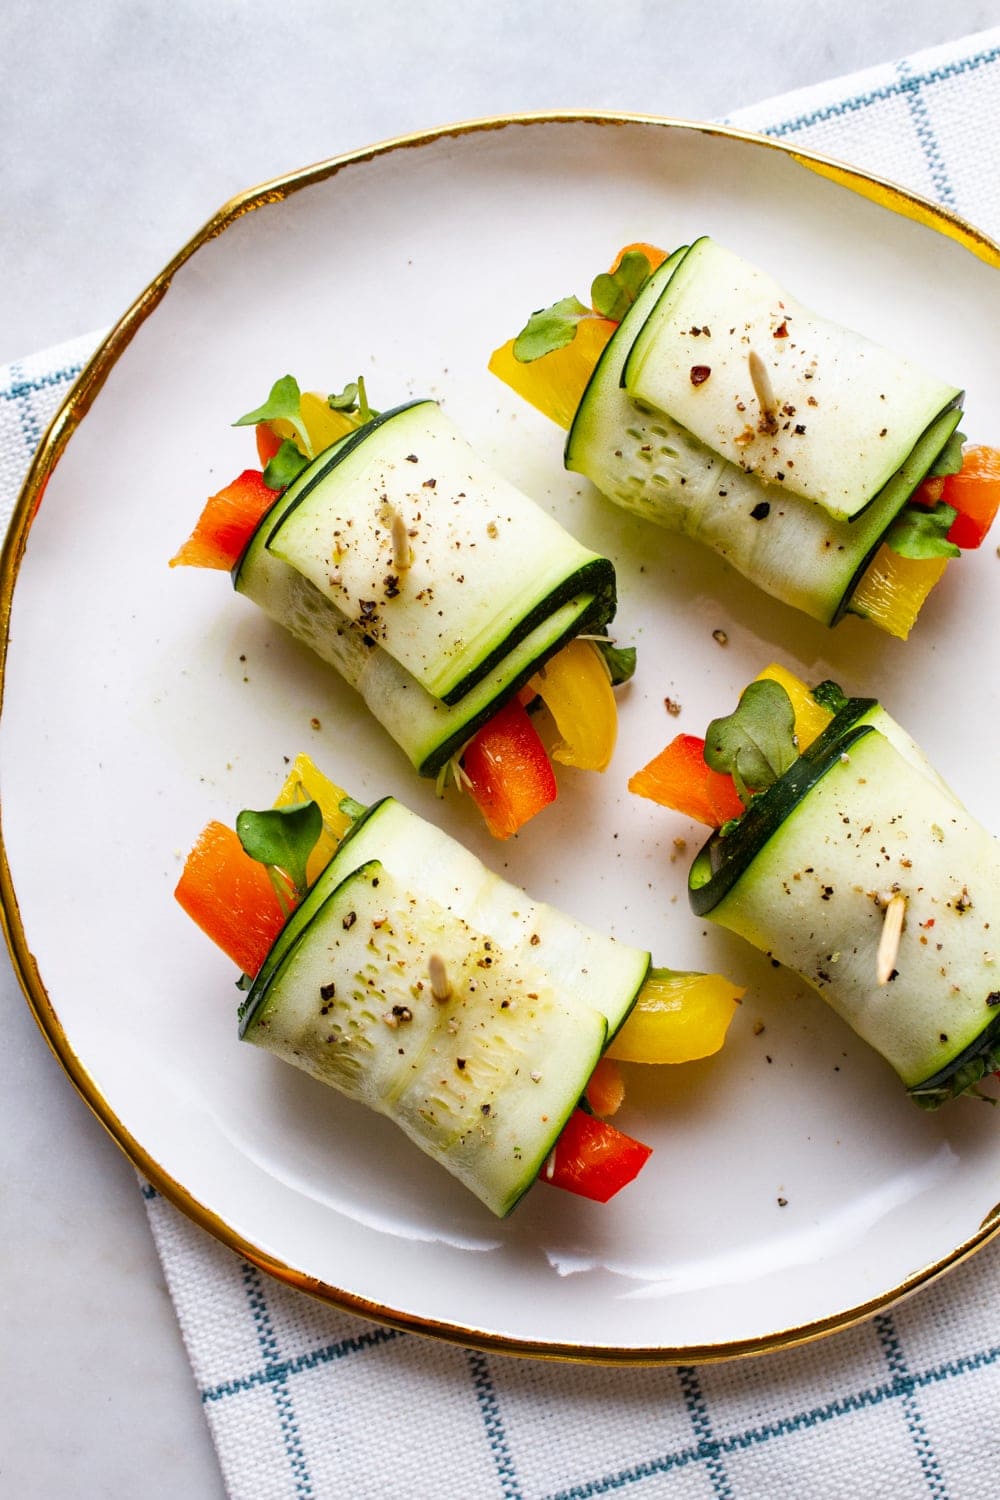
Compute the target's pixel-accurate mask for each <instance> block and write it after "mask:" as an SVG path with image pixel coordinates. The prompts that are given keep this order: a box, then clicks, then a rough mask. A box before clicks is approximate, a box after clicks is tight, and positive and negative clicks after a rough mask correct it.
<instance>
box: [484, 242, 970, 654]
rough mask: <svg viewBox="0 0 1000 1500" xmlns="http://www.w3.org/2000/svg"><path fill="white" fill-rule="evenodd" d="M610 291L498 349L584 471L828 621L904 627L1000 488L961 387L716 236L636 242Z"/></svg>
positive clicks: (509, 373)
mask: <svg viewBox="0 0 1000 1500" xmlns="http://www.w3.org/2000/svg"><path fill="white" fill-rule="evenodd" d="M592 297H593V301H594V308H596V309H597V310H598V311H597V312H595V311H594V310H593V309H587V308H585V307H583V305H582V304H580V303H575V300H574V299H566V301H565V302H563V303H557V304H556V305H555V307H554V308H550V309H546V310H545V312H543V313H540V314H535V315H534V316H533V318H532V320H531V321H529V324H528V325H527V327H526V328H525V329H524V330H523V331H522V333H521V335H519V337H518V338H517V339H515V340H513V341H511V343H510V344H508V345H505V346H504V347H503V348H502V349H500V350H497V351H496V353H495V354H494V356H493V360H492V361H491V368H492V369H493V370H494V371H495V373H497V374H498V375H500V377H501V378H502V379H505V380H507V381H508V383H510V384H511V385H513V386H514V387H515V389H518V390H521V391H522V393H523V394H525V395H526V396H527V397H528V399H529V400H533V401H534V402H535V404H536V405H540V406H541V407H542V408H543V409H547V410H549V411H550V413H551V414H552V415H553V416H555V417H556V419H557V420H558V419H560V417H562V420H563V421H564V424H565V425H567V426H568V427H569V435H568V438H567V441H566V449H565V463H566V467H567V468H569V469H571V470H573V471H575V472H577V473H580V474H583V475H585V476H586V477H587V478H588V479H590V480H591V481H592V482H593V483H594V484H595V485H596V487H597V488H598V489H599V490H601V491H602V493H603V494H605V495H606V496H607V497H608V498H609V499H611V500H613V501H615V502H616V503H617V504H619V505H621V506H623V507H624V508H625V509H627V510H632V511H635V512H636V513H637V514H639V515H641V516H643V517H645V518H646V519H648V520H651V521H653V522H656V523H657V524H659V525H662V526H664V527H665V528H667V529H668V530H670V531H674V532H678V533H681V534H683V535H686V536H690V537H692V538H693V539H695V540H696V541H700V542H704V543H705V544H706V545H707V546H709V547H711V548H713V549H714V550H715V551H716V552H718V553H719V554H720V555H721V556H722V557H724V558H725V559H726V560H727V561H728V562H729V563H730V564H731V565H732V566H733V567H735V568H736V569H737V570H738V571H739V572H741V573H742V574H744V576H745V577H747V578H749V579H750V580H751V581H752V582H754V583H756V584H758V585H759V586H760V587H761V588H763V589H765V590H766V591H767V592H768V593H769V594H772V595H773V596H774V597H776V598H778V599H781V600H783V601H784V602H785V603H787V604H790V605H792V606H794V607H795V608H797V609H800V610H802V611H803V612H804V613H805V614H808V615H810V616H812V617H813V618H814V619H817V620H820V621H821V622H822V623H824V624H826V625H834V624H836V623H837V621H839V620H840V619H841V618H842V617H843V615H844V614H845V613H853V614H858V615H863V616H865V617H867V618H870V619H871V620H873V621H874V622H875V623H876V624H878V625H880V626H881V627H882V628H884V629H886V630H887V631H889V632H890V633H891V634H894V635H897V636H901V637H905V636H906V635H907V634H908V633H909V630H910V628H911V626H912V624H913V622H914V620H915V619H916V616H917V613H918V611H919V609H920V607H921V605H922V603H923V600H924V599H925V598H926V595H927V594H928V592H929V591H930V589H931V588H932V587H933V585H934V583H936V582H937V580H938V579H939V578H940V576H941V574H942V572H943V571H944V568H945V566H946V563H947V560H948V558H949V557H954V556H957V555H958V553H959V551H960V548H961V547H963V546H975V545H978V543H979V542H980V541H981V540H982V536H983V534H984V533H985V530H986V529H987V528H988V526H989V524H990V522H991V521H992V518H993V515H994V513H995V511H996V508H997V504H998V501H1000V462H998V460H997V455H996V454H995V453H994V452H993V451H992V450H983V449H980V448H976V449H970V450H969V451H968V452H967V453H965V454H963V447H962V437H961V434H959V433H958V430H957V429H958V425H959V423H960V421H961V417H962V413H961V410H960V404H961V400H962V392H961V391H960V390H959V389H958V388H957V387H956V386H955V385H953V384H951V383H950V382H949V381H947V380H945V379H942V378H940V377H939V376H938V375H937V374H935V373H934V372H929V371H924V370H921V369H919V368H918V367H917V366H915V365H914V364H913V363H912V362H911V361H909V360H907V359H904V358H902V357H900V356H898V355H896V354H893V353H890V352H889V351H888V350H886V349H883V348H882V347H881V346H880V345H878V344H876V343H874V342H873V341H872V340H871V339H869V338H867V337H865V336H863V335H861V334H859V333H855V332H853V331H852V330H850V329H848V328H845V327H842V326H841V325H839V324H837V323H834V322H831V321H830V320H829V319H827V318H824V317H820V316H818V315H817V314H815V313H813V312H811V311H810V310H809V309H808V308H806V307H804V306H803V305H802V304H801V303H800V302H798V301H797V300H796V299H795V298H793V297H792V296H791V295H790V294H789V293H788V292H786V291H785V290H784V289H783V288H782V287H780V286H779V285H778V284H777V283H776V282H775V281H773V280H772V278H771V277H770V276H768V275H767V274H766V273H765V272H763V271H761V270H759V269H757V268H756V267H755V266H752V265H750V264H748V263H747V262H746V261H745V260H743V259H741V258H740V257H739V256H737V255H735V254H733V253H732V252H731V251H729V250H727V249H725V248H723V247H722V246H721V245H718V244H717V243H716V242H715V241H714V240H711V239H709V238H707V237H704V238H701V239H698V240H696V241H695V242H694V243H693V244H692V245H690V246H684V247H682V248H681V249H679V250H676V251H675V252H674V253H673V254H672V255H670V256H667V257H666V258H664V257H663V255H662V252H660V251H656V250H654V249H652V248H651V247H649V246H644V247H641V248H637V249H633V250H630V251H628V252H625V253H623V257H622V258H620V262H619V264H617V265H616V267H615V268H614V271H613V273H611V274H605V275H604V276H601V277H598V278H597V280H596V281H595V283H594V286H593V288H592ZM570 304H572V305H570ZM602 313H603V314H604V316H601V315H600V314H602ZM585 329H586V330H588V331H587V332H586V333H585V334H584V332H583V330H585ZM578 340H579V341H580V343H579V347H578V348H577V349H576V352H575V353H574V352H573V347H574V345H576V344H577V341H578ZM547 363H548V365H549V369H548V370H546V369H545V366H546V364H547ZM563 376H564V377H565V382H563V379H562V378H561V377H563ZM560 387H562V389H561V390H560ZM553 388H555V389H557V390H560V397H559V399H558V400H553V399H552V397H551V394H550V393H551V390H552V389H553ZM963 469H964V471H965V473H964V478H963V479H962V482H961V483H956V484H954V486H952V485H951V484H950V483H949V480H948V479H947V478H946V477H945V476H947V475H954V476H956V478H957V477H958V475H959V471H961V470H963ZM970 480H971V481H973V484H972V485H971V486H970ZM970 488H972V489H973V490H974V491H975V492H976V494H975V498H974V499H973V502H972V503H973V508H974V510H975V513H976V520H975V522H974V523H973V524H969V523H967V522H965V521H963V520H962V516H961V514H960V513H961V511H963V510H964V509H965V507H966V504H967V502H968V497H969V492H970ZM984 491H985V494H984Z"/></svg>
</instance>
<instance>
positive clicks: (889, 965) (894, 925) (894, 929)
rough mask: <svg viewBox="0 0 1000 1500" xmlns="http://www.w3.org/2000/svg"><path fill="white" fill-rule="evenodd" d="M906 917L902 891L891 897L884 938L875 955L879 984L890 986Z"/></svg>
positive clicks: (883, 928) (884, 921)
mask: <svg viewBox="0 0 1000 1500" xmlns="http://www.w3.org/2000/svg"><path fill="white" fill-rule="evenodd" d="M905 915H906V897H905V896H904V895H903V893H902V891H897V892H896V893H895V895H894V896H890V898H889V901H888V902H887V904H886V908H885V916H884V918H883V920H882V936H881V937H880V938H879V942H878V952H877V953H876V955H875V978H876V980H877V981H878V983H879V984H880V985H881V984H888V982H889V980H890V979H891V978H892V974H893V972H894V970H895V968H896V959H897V957H898V955H899V941H900V938H901V937H902V935H903V917H904V916H905Z"/></svg>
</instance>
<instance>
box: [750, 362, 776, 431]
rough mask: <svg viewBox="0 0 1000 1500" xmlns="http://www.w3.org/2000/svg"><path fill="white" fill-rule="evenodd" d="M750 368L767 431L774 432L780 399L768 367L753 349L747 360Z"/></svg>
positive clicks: (754, 389) (755, 393)
mask: <svg viewBox="0 0 1000 1500" xmlns="http://www.w3.org/2000/svg"><path fill="white" fill-rule="evenodd" d="M747 363H748V364H749V366H750V379H751V381H752V383H753V391H754V395H755V396H756V397H757V400H758V401H759V402H760V411H761V420H762V423H763V426H764V429H765V431H768V432H770V431H773V429H774V427H775V426H776V425H777V420H778V399H777V397H776V396H775V394H774V387H773V386H772V384H771V377H770V375H769V374H768V369H767V366H766V365H765V363H764V361H763V360H762V359H761V357H760V355H759V354H758V353H757V351H756V349H751V350H750V354H749V356H748V358H747Z"/></svg>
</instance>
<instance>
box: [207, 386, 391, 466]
mask: <svg viewBox="0 0 1000 1500" xmlns="http://www.w3.org/2000/svg"><path fill="white" fill-rule="evenodd" d="M326 400H327V405H328V406H329V407H330V410H331V411H339V412H343V413H344V414H345V415H348V416H349V415H351V414H353V413H355V412H356V413H357V423H356V425H357V426H358V427H363V426H364V424H365V423H366V422H370V421H371V420H372V418H373V417H376V416H378V412H376V411H373V410H372V408H371V407H370V406H369V405H368V394H367V392H366V390H365V380H364V376H363V375H359V376H358V378H357V380H356V381H352V382H351V383H350V385H347V386H345V387H344V389H343V390H342V391H340V392H339V393H336V394H334V395H331V396H327V398H326ZM258 422H288V423H289V424H290V425H291V427H292V429H293V431H294V433H295V438H294V440H293V439H292V438H284V439H283V440H282V443H281V446H280V447H279V449H278V451H277V453H275V454H274V456H273V458H271V459H270V460H269V461H268V463H267V466H266V467H265V469H264V483H265V484H266V485H267V486H268V488H269V489H272V490H283V489H286V488H287V486H288V485H290V484H291V482H292V480H293V479H296V478H297V477H298V476H299V474H301V473H302V470H303V469H305V468H307V467H308V465H309V464H310V463H311V462H312V460H313V459H314V458H315V457H316V452H315V449H314V447H313V443H312V440H311V438H310V437H309V429H308V427H307V425H306V423H305V422H304V421H303V418H302V391H301V389H300V387H299V383H298V381H297V380H296V379H295V376H294V375H282V377H281V379H280V380H276V381H275V382H274V384H273V385H272V387H271V390H270V392H269V394H268V398H267V400H266V401H265V402H263V403H262V405H260V406H257V407H255V408H254V410H253V411H248V412H246V413H245V414H244V415H243V416H242V417H239V418H238V419H237V420H236V421H235V422H234V423H233V426H234V427H256V426H257V423H258Z"/></svg>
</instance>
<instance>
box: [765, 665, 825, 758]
mask: <svg viewBox="0 0 1000 1500" xmlns="http://www.w3.org/2000/svg"><path fill="white" fill-rule="evenodd" d="M764 677H768V678H770V679H771V681H772V682H777V683H780V685H781V686H782V687H783V688H784V690H785V692H786V693H787V694H788V696H789V698H790V699H791V703H792V708H793V709H794V710H795V738H796V740H797V741H798V747H799V750H800V751H801V750H805V749H807V748H808V746H810V745H811V744H812V742H813V740H814V739H815V738H816V736H817V735H819V734H822V733H823V730H824V729H825V728H826V726H827V725H828V724H829V722H830V720H831V719H832V718H833V715H832V714H831V712H830V710H829V709H828V708H823V707H822V706H821V705H820V704H819V703H817V702H816V699H815V698H814V697H813V695H812V693H811V692H810V691H809V688H808V687H807V686H806V684H805V683H804V682H803V681H802V679H801V677H796V675H795V673H794V672H789V670H788V668H787V667H782V666H780V665H779V664H778V663H777V662H771V664H770V665H769V666H766V667H765V668H764V670H763V671H762V672H758V673H757V679H758V681H760V679H761V678H764Z"/></svg>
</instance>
